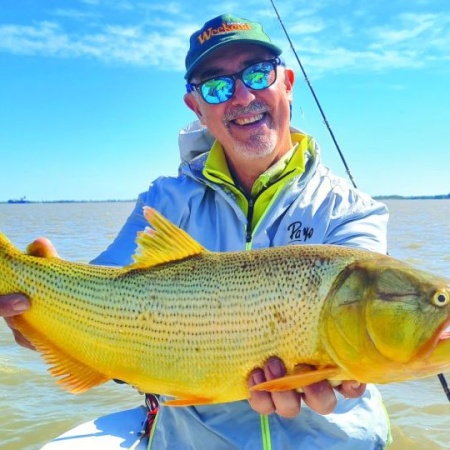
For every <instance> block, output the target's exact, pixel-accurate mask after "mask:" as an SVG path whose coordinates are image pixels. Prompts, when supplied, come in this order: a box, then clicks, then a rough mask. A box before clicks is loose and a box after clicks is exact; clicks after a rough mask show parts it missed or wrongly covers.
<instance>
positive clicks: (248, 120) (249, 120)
mask: <svg viewBox="0 0 450 450" xmlns="http://www.w3.org/2000/svg"><path fill="white" fill-rule="evenodd" d="M263 116H264V114H258V115H257V116H253V117H247V118H244V119H236V120H235V122H236V123H237V124H238V125H247V124H249V123H253V122H257V121H258V120H261V119H262V118H263Z"/></svg>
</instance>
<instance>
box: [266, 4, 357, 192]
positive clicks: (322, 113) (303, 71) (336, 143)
mask: <svg viewBox="0 0 450 450" xmlns="http://www.w3.org/2000/svg"><path fill="white" fill-rule="evenodd" d="M270 3H272V7H273V9H274V11H275V14H276V16H277V18H278V20H279V22H280V24H281V27H282V28H283V31H284V34H285V35H286V38H287V40H288V42H289V45H290V46H291V49H292V51H293V53H294V56H295V58H296V60H297V62H298V65H299V66H300V69H301V71H302V73H303V77H304V78H305V81H306V84H307V85H308V87H309V90H310V91H311V94H312V96H313V98H314V101H315V102H316V105H317V107H318V108H319V111H320V114H321V116H322V120H323V122H324V124H325V126H326V127H327V130H328V132H329V133H330V136H331V139H332V140H333V143H334V145H335V147H336V150H337V151H338V153H339V156H340V157H341V160H342V163H343V164H344V167H345V171H346V172H347V175H348V177H349V179H350V181H351V182H352V185H353V187H354V188H356V187H357V186H356V183H355V180H354V179H353V176H352V174H351V172H350V169H349V167H348V165H347V162H346V161H345V158H344V154H343V153H342V151H341V149H340V147H339V144H338V142H337V140H336V138H335V136H334V133H333V130H332V129H331V126H330V124H329V122H328V120H327V117H326V116H325V113H324V111H323V109H322V106H321V105H320V102H319V99H318V98H317V95H316V93H315V92H314V89H313V87H312V84H311V82H310V81H309V78H308V75H307V74H306V71H305V69H304V68H303V64H302V63H301V61H300V58H299V56H298V54H297V52H296V50H295V48H294V44H293V43H292V41H291V38H290V36H289V34H288V32H287V30H286V28H285V26H284V23H283V21H282V20H281V17H280V14H279V13H278V10H277V8H276V6H275V4H274V2H273V1H272V0H270Z"/></svg>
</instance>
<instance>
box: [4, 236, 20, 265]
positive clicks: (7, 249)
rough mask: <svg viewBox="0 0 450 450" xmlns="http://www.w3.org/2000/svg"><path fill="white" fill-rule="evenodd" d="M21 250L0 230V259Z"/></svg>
mask: <svg viewBox="0 0 450 450" xmlns="http://www.w3.org/2000/svg"><path fill="white" fill-rule="evenodd" d="M14 253H21V251H20V250H19V249H18V248H17V247H16V246H15V245H14V244H13V243H12V242H11V241H10V240H9V239H8V238H7V237H6V236H5V235H4V234H3V233H2V232H1V231H0V259H2V258H3V257H4V256H6V255H12V254H14Z"/></svg>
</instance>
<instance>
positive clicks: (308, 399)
mask: <svg viewBox="0 0 450 450" xmlns="http://www.w3.org/2000/svg"><path fill="white" fill-rule="evenodd" d="M302 398H303V400H304V402H305V403H306V404H307V405H308V406H309V407H310V408H311V409H312V410H314V411H315V412H316V413H319V414H330V413H331V412H333V411H334V408H335V407H336V403H337V400H336V395H335V393H334V390H333V388H332V387H331V386H330V383H328V381H326V380H324V381H319V382H318V383H314V384H311V385H310V386H305V387H304V388H303V394H302Z"/></svg>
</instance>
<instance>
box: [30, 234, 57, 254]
mask: <svg viewBox="0 0 450 450" xmlns="http://www.w3.org/2000/svg"><path fill="white" fill-rule="evenodd" d="M27 253H28V254H29V255H32V256H39V257H42V258H52V257H54V258H58V252H57V251H56V249H55V247H54V245H53V244H52V243H51V242H50V241H49V240H48V239H47V238H43V237H41V238H38V239H36V240H35V241H33V242H32V243H31V244H29V245H28V247H27Z"/></svg>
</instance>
